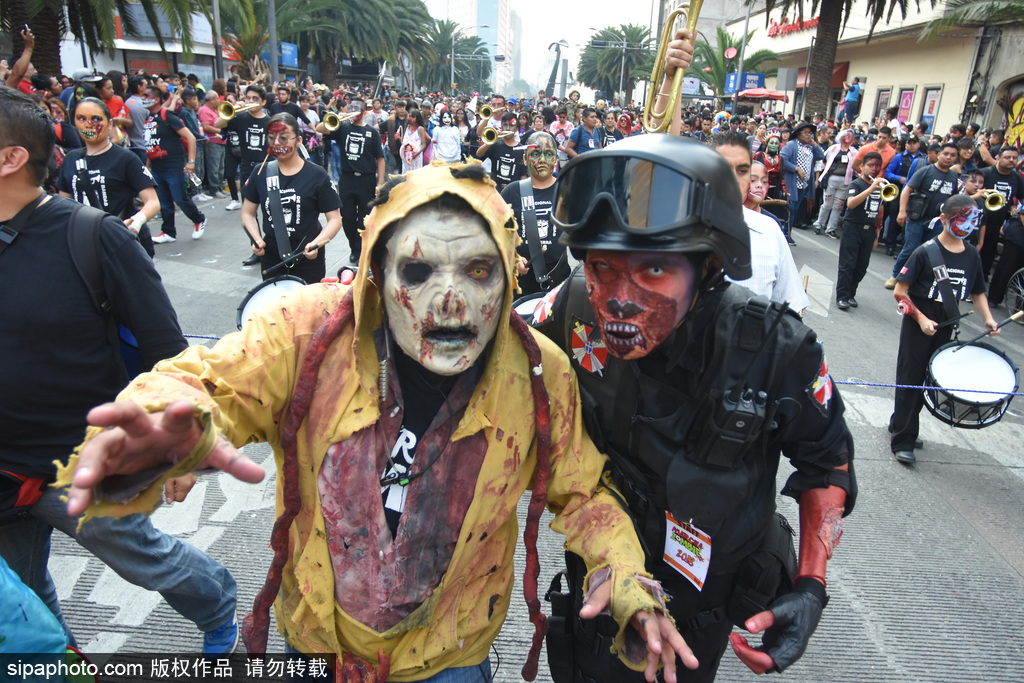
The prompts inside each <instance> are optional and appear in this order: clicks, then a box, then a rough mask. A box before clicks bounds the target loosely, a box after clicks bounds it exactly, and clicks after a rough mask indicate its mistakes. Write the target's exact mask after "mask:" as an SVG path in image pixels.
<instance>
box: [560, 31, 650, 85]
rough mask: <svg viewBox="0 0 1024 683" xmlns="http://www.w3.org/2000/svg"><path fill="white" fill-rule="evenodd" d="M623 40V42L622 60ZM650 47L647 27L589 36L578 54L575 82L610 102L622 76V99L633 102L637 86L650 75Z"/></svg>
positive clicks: (599, 32) (600, 32) (602, 32)
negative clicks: (585, 44) (604, 94)
mask: <svg viewBox="0 0 1024 683" xmlns="http://www.w3.org/2000/svg"><path fill="white" fill-rule="evenodd" d="M623 39H625V42H626V49H625V59H623V48H622V43H623ZM653 47H655V46H652V45H651V30H650V28H648V27H647V26H640V25H637V24H623V25H621V26H619V27H618V28H614V27H610V26H609V27H606V28H603V29H601V30H600V31H598V32H597V33H595V34H594V35H593V36H591V39H590V42H589V43H588V44H587V46H586V47H585V48H583V52H582V53H580V61H579V63H578V64H577V66H576V79H577V80H578V81H579V82H580V83H582V84H583V85H585V86H587V87H588V88H591V89H593V90H600V91H602V92H604V93H608V97H609V98H611V97H612V95H610V93H613V92H617V91H618V89H619V80H620V77H621V76H623V75H624V78H623V80H622V83H623V89H624V90H625V99H626V100H627V101H629V100H632V98H633V88H634V86H635V85H636V82H637V81H638V80H646V79H647V78H648V77H649V76H650V74H651V68H652V66H653V63H654V55H653ZM623 64H625V69H623Z"/></svg>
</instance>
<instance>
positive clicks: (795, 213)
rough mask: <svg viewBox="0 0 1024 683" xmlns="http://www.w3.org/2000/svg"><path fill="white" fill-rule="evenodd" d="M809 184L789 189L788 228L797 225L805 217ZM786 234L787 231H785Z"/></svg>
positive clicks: (809, 189) (801, 222) (809, 190)
mask: <svg viewBox="0 0 1024 683" xmlns="http://www.w3.org/2000/svg"><path fill="white" fill-rule="evenodd" d="M811 191H812V190H811V186H810V185H808V186H807V187H804V188H800V189H797V188H796V187H794V188H793V189H792V190H790V191H789V228H790V230H792V229H793V228H796V227H799V226H801V225H803V224H804V222H805V221H806V219H807V193H808V192H811ZM787 234H788V233H787Z"/></svg>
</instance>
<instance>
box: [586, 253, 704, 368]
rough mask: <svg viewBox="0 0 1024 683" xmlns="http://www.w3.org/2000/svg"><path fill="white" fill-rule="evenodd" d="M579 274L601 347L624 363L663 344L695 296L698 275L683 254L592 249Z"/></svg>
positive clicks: (688, 308)
mask: <svg viewBox="0 0 1024 683" xmlns="http://www.w3.org/2000/svg"><path fill="white" fill-rule="evenodd" d="M584 273H585V274H586V277H587V292H588V294H589V296H590V305H591V306H593V308H594V312H595V314H596V315H597V323H598V325H599V327H600V328H601V336H602V337H603V338H604V342H605V345H606V346H607V347H608V350H609V351H610V352H611V353H612V354H614V355H616V356H618V357H619V358H624V359H626V360H631V359H634V358H641V357H643V356H646V355H647V354H648V353H650V352H651V351H652V350H654V348H655V347H656V346H658V345H659V344H661V343H662V342H663V341H665V339H667V338H668V336H669V334H671V333H672V330H674V329H675V328H676V327H678V326H679V323H680V322H682V320H683V318H684V317H686V313H687V312H688V311H689V310H690V306H691V305H692V304H693V299H694V296H695V294H696V289H695V281H696V276H697V273H696V270H695V269H694V267H693V265H692V264H691V263H690V259H689V258H687V256H686V254H679V253H661V252H655V251H637V252H621V251H601V250H591V251H588V252H587V262H586V266H585V269H584Z"/></svg>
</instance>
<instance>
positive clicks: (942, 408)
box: [924, 341, 1019, 429]
mask: <svg viewBox="0 0 1024 683" xmlns="http://www.w3.org/2000/svg"><path fill="white" fill-rule="evenodd" d="M958 346H960V342H956V341H953V342H950V343H948V344H945V345H943V346H942V347H940V348H939V350H938V351H936V352H935V354H934V355H933V356H932V359H931V360H930V361H929V362H928V382H927V384H928V386H930V387H936V388H934V389H926V390H925V392H924V404H925V407H927V408H928V412H930V413H931V414H932V415H934V416H935V417H937V418H938V419H939V420H941V421H943V422H945V423H946V424H948V425H952V426H954V427H963V428H965V429H981V428H982V427H987V426H988V425H990V424H995V423H996V422H998V421H999V420H1000V419H1001V418H1002V417H1003V415H1004V414H1005V413H1006V410H1007V408H1009V407H1010V400H1011V399H1013V394H1015V393H1016V392H1017V387H1018V386H1019V376H1018V373H1017V366H1016V365H1014V364H1013V362H1012V361H1011V360H1010V359H1009V358H1008V357H1007V356H1006V354H1005V353H1003V352H1002V351H1000V350H998V349H996V348H994V347H992V346H989V345H988V344H984V343H981V342H975V343H973V344H969V345H967V346H965V347H964V348H962V349H960V350H959V351H957V352H956V353H953V350H954V349H956V348H957V347H958ZM947 387H948V388H947ZM972 390H974V391H972ZM979 390H980V391H985V392H998V393H979Z"/></svg>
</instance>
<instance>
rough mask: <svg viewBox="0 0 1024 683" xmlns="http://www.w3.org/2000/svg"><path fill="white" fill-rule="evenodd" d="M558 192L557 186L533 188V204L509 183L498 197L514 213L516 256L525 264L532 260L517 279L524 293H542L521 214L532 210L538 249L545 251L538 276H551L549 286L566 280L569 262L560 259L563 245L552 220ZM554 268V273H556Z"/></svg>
mask: <svg viewBox="0 0 1024 683" xmlns="http://www.w3.org/2000/svg"><path fill="white" fill-rule="evenodd" d="M557 191H558V183H557V182H556V183H555V184H554V185H552V186H551V187H546V188H544V189H543V190H538V189H537V188H533V201H532V202H530V201H529V199H528V198H524V197H523V196H522V194H521V193H520V191H519V182H518V181H517V182H514V183H509V184H508V185H507V186H506V187H505V189H504V190H502V191H501V198H502V199H504V200H505V201H506V202H507V203H508V205H509V206H511V207H512V210H513V211H514V212H515V216H516V224H517V225H518V226H519V237H520V239H522V242H521V243H520V244H519V246H518V247H516V253H517V254H519V256H522V257H523V258H525V259H526V260H527V261H531V264H530V271H529V272H528V273H526V274H525V275H520V276H519V286H520V287H521V288H522V290H523V294H533V293H535V292H540V291H542V289H543V288H542V287H541V286H540V284H539V283H538V282H537V274H536V273H534V270H533V264H532V258H533V255H532V254H531V252H530V245H529V243H528V242H527V237H526V223H525V222H524V221H523V213H524V212H526V211H528V210H530V209H531V208H532V209H533V211H534V212H535V213H536V216H537V236H538V237H539V238H540V244H541V248H542V249H543V250H544V268H545V270H544V272H543V273H541V275H548V274H549V273H550V283H549V284H550V285H556V284H558V283H559V282H561V281H562V280H564V279H565V278H567V277H569V272H570V271H571V269H570V268H569V260H568V259H567V258H566V259H563V258H562V257H563V255H564V254H565V249H566V247H565V245H564V244H559V242H558V229H557V228H556V227H555V224H554V223H553V222H552V221H551V212H552V210H553V209H554V205H555V195H556V193H557ZM556 267H557V270H556ZM549 288H550V286H549Z"/></svg>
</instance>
